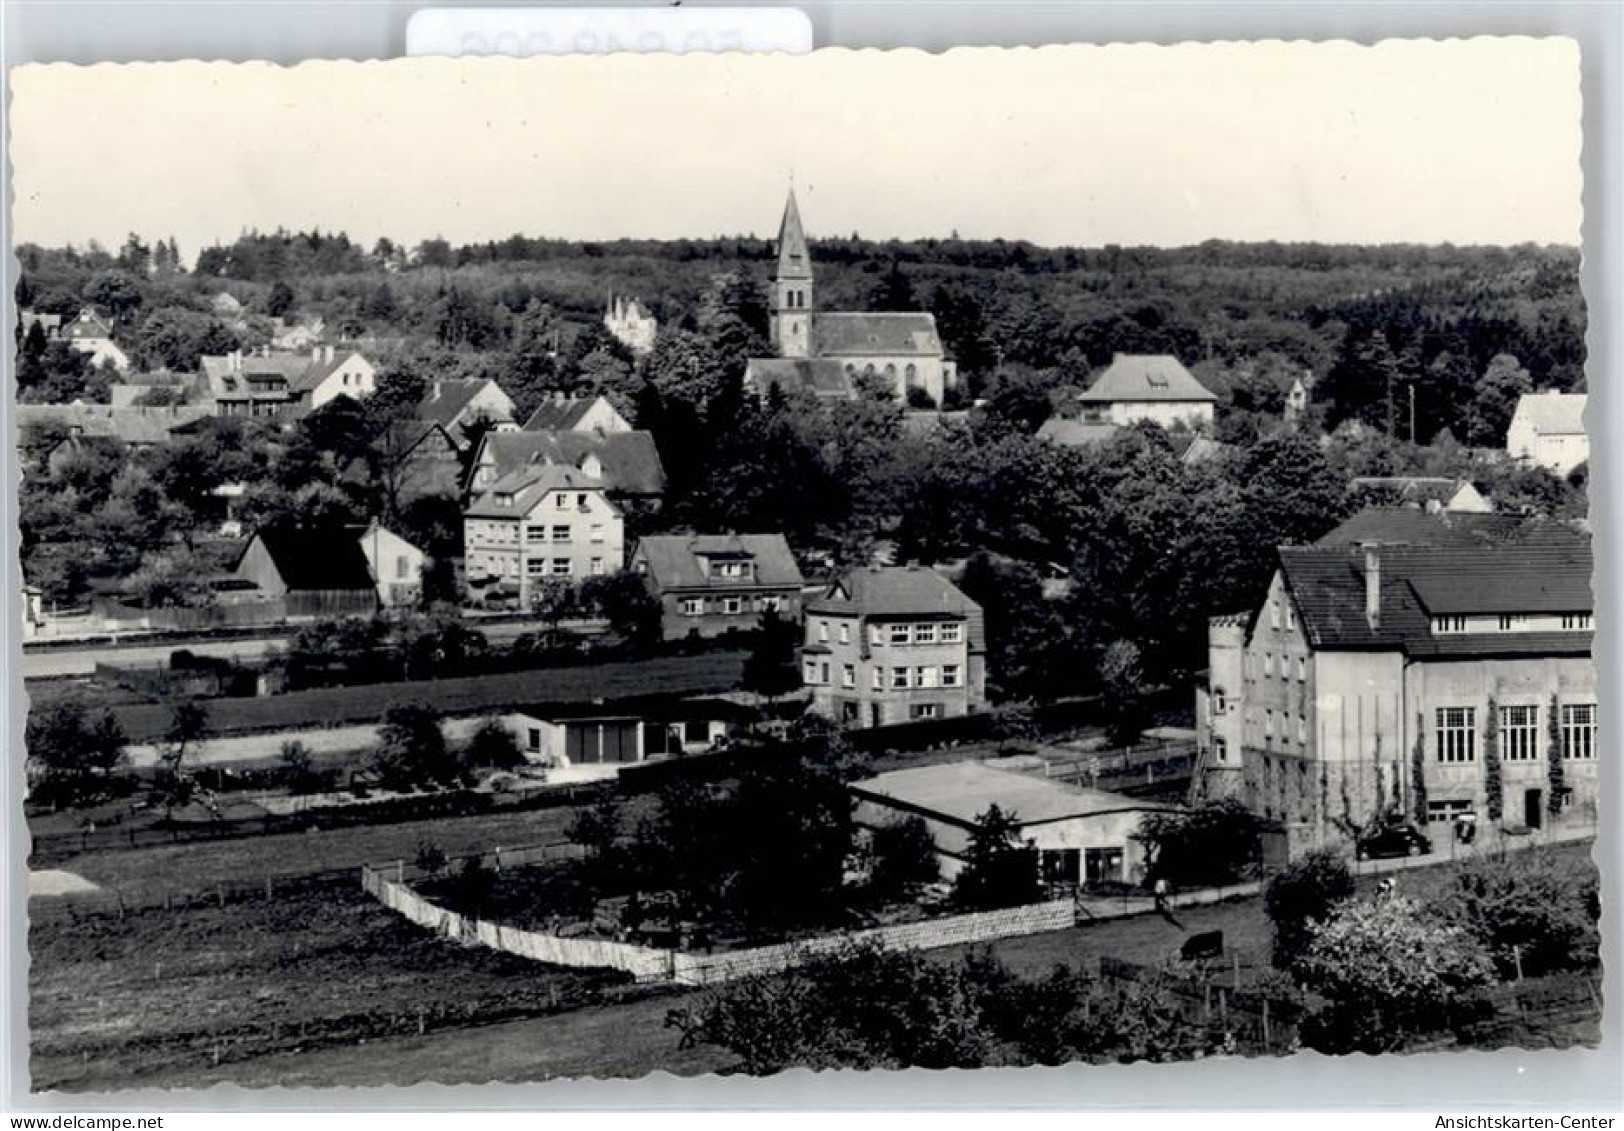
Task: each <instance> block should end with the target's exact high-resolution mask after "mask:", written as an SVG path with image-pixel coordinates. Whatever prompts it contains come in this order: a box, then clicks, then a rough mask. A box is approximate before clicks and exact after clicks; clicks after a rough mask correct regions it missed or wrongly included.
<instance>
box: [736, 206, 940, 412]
mask: <svg viewBox="0 0 1624 1131" xmlns="http://www.w3.org/2000/svg"><path fill="white" fill-rule="evenodd" d="M771 333H772V344H773V349H774V350H775V351H776V353H777V356H776V357H772V358H751V359H750V361H749V363H748V366H747V368H746V371H745V378H744V380H745V387H746V388H747V389H748V390H750V391H752V392H754V393H755V394H756V395H758V396H764V395H766V393H767V391H768V390H769V389H770V388H771V387H772V386H773V385H777V386H779V387H780V388H781V389H783V390H785V391H786V392H787V391H789V390H791V389H800V388H805V389H809V390H810V391H812V392H814V393H816V394H817V395H818V396H821V397H826V398H831V399H848V400H849V399H851V398H852V397H854V396H855V395H856V393H855V390H856V388H857V385H858V382H859V380H861V379H868V380H875V379H877V380H879V381H882V382H884V383H885V385H886V386H888V387H889V388H890V389H891V390H892V394H893V395H894V396H895V397H896V398H897V399H898V400H899V401H902V402H903V403H905V404H909V403H911V404H913V406H914V407H920V408H926V407H939V406H940V405H941V403H942V395H943V393H944V392H946V390H947V389H949V388H951V387H952V386H953V385H954V383H955V381H956V380H957V374H956V373H955V371H954V366H953V362H952V361H950V360H948V359H947V358H946V357H944V356H943V351H942V339H941V336H940V335H939V334H938V333H937V332H936V318H935V316H934V315H931V314H928V313H925V312H923V311H917V312H916V311H909V312H903V313H889V312H887V313H847V312H832V311H820V310H818V309H817V306H816V304H815V303H814V301H813V277H812V257H811V254H810V252H809V251H808V250H807V245H806V232H805V229H803V228H802V226H801V213H800V209H799V208H798V207H797V206H796V203H795V192H794V190H793V189H791V190H790V194H789V201H788V202H787V203H786V204H785V205H784V219H783V222H782V223H781V224H780V226H779V229H778V266H777V269H776V271H775V272H774V274H773V285H772V325H771ZM914 390H918V392H914ZM927 400H928V402H929V403H928V404H926V403H925V402H926V401H927Z"/></svg>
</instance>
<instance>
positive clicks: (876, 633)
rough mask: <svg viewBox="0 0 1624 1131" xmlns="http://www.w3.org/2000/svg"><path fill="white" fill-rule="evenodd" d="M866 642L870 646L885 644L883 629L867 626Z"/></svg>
mask: <svg viewBox="0 0 1624 1131" xmlns="http://www.w3.org/2000/svg"><path fill="white" fill-rule="evenodd" d="M868 642H869V643H870V644H884V643H885V627H884V626H883V625H878V624H871V625H869V626H868Z"/></svg>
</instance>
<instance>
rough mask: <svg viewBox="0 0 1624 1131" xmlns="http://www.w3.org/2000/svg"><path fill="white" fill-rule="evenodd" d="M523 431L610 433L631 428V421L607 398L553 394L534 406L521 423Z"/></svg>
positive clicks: (604, 434)
mask: <svg viewBox="0 0 1624 1131" xmlns="http://www.w3.org/2000/svg"><path fill="white" fill-rule="evenodd" d="M524 431H526V432H585V433H588V434H596V435H603V436H607V435H612V434H615V433H621V432H630V431H632V425H631V421H629V420H627V419H626V418H625V417H624V416H622V415H621V414H620V410H619V409H617V408H615V406H614V404H613V403H612V402H611V401H610V400H609V398H608V397H606V396H603V395H602V394H599V395H597V396H592V397H572V396H569V395H568V394H565V393H555V394H553V395H552V396H551V397H548V398H547V399H546V400H544V401H542V402H541V404H539V405H537V406H536V410H535V411H534V412H532V413H531V414H530V419H528V420H526V421H525V422H524Z"/></svg>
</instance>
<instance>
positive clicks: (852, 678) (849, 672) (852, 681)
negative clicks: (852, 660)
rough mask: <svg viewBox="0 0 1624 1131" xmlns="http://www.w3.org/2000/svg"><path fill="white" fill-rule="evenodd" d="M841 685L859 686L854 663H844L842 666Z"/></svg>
mask: <svg viewBox="0 0 1624 1131" xmlns="http://www.w3.org/2000/svg"><path fill="white" fill-rule="evenodd" d="M840 686H842V687H856V686H857V668H856V667H855V666H854V665H852V664H842V665H841V667H840Z"/></svg>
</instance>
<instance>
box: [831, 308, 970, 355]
mask: <svg viewBox="0 0 1624 1131" xmlns="http://www.w3.org/2000/svg"><path fill="white" fill-rule="evenodd" d="M812 344H813V346H814V349H815V352H816V353H817V355H818V356H819V357H874V356H901V355H912V356H915V357H941V356H942V339H941V337H940V336H939V335H938V334H937V333H936V318H935V316H934V315H930V314H923V313H913V312H909V313H900V314H897V313H887V314H814V315H813V316H812Z"/></svg>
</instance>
